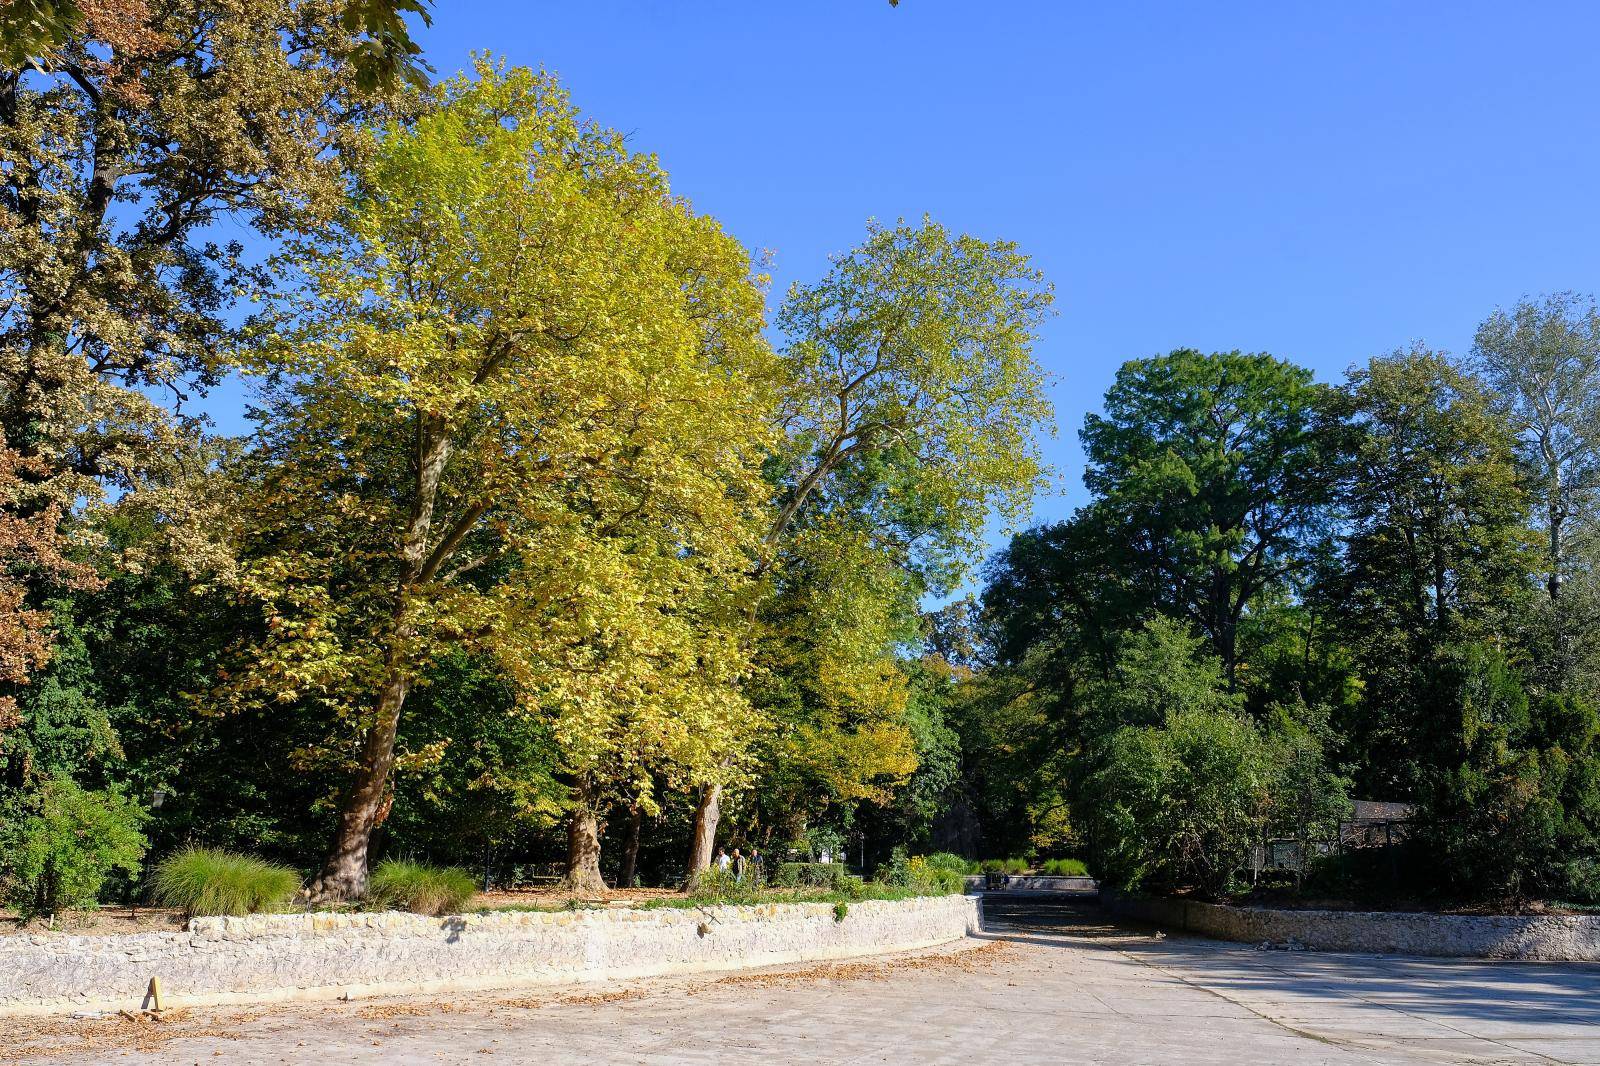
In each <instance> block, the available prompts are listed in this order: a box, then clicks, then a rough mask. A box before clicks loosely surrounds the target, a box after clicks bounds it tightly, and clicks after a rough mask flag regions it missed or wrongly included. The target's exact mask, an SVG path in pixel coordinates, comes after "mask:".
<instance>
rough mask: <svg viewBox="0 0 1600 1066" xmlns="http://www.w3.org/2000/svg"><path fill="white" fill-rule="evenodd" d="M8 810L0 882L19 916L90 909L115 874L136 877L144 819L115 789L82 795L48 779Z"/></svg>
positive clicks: (1, 833)
mask: <svg viewBox="0 0 1600 1066" xmlns="http://www.w3.org/2000/svg"><path fill="white" fill-rule="evenodd" d="M6 813H7V825H6V826H5V828H4V829H3V830H0V869H3V873H4V880H3V881H0V885H3V888H4V892H5V899H6V902H7V903H9V904H10V905H11V906H12V907H14V908H15V909H16V911H17V913H18V915H20V916H21V917H22V918H24V919H28V918H36V917H46V918H50V919H52V920H53V919H54V918H55V917H56V915H58V914H60V913H61V912H62V911H63V910H68V909H81V908H87V907H93V906H94V905H95V903H96V902H97V901H98V900H99V898H100V894H101V892H102V890H103V889H104V888H105V886H106V883H107V881H108V880H109V879H110V878H111V877H112V876H113V875H116V874H120V875H121V876H123V877H124V878H126V879H127V880H129V881H132V880H133V879H134V878H136V877H138V875H139V870H140V860H141V859H143V857H144V852H145V846H146V842H145V837H144V833H143V832H142V831H141V830H142V827H143V826H144V823H145V821H146V819H147V817H148V816H147V815H146V813H145V811H144V809H143V808H142V807H140V806H139V805H138V804H137V803H135V802H133V801H132V800H130V799H128V798H127V797H126V796H124V795H123V794H122V793H120V792H118V791H116V790H115V789H108V790H106V791H102V792H94V791H87V790H85V789H82V788H79V787H78V786H77V785H76V784H74V783H73V782H72V781H70V780H68V779H66V778H59V777H58V778H51V779H50V780H48V781H46V782H45V783H44V785H43V787H42V788H41V790H40V791H39V792H38V793H37V794H36V795H34V796H31V797H27V798H25V799H23V800H20V801H15V802H14V804H13V806H12V809H11V810H9V811H7V812H6Z"/></svg>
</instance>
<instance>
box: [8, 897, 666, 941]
mask: <svg viewBox="0 0 1600 1066" xmlns="http://www.w3.org/2000/svg"><path fill="white" fill-rule="evenodd" d="M682 896H683V893H682V892H679V891H678V890H677V889H671V888H631V889H626V890H623V889H608V890H607V891H606V892H605V893H604V894H603V895H593V894H589V895H578V896H574V895H573V894H572V893H570V892H566V891H563V890H561V889H557V888H554V887H552V888H525V889H517V890H516V891H511V892H508V891H495V892H480V893H478V894H477V895H476V896H474V897H473V899H472V902H471V903H469V904H467V907H466V910H467V911H469V912H471V911H478V910H512V909H523V910H552V911H555V910H561V909H562V908H564V907H567V906H570V905H571V904H572V903H573V902H577V903H580V904H583V905H586V906H594V905H596V904H603V905H606V906H612V907H621V906H626V905H627V904H629V903H643V902H646V901H649V900H655V899H676V898H681V897H682ZM185 924H186V919H185V917H184V915H183V912H182V911H178V910H174V909H173V908H171V907H101V908H99V909H98V910H92V911H72V912H70V913H67V914H63V915H61V916H60V917H59V918H58V919H57V920H56V923H55V925H54V927H51V926H50V925H49V924H47V923H46V922H44V921H41V920H37V919H36V920H34V921H31V922H26V923H24V922H20V921H18V920H17V916H16V915H15V914H13V913H11V912H9V911H3V910H0V936H17V935H22V934H32V933H48V934H56V935H60V936H114V935H116V934H118V933H163V932H176V931H178V930H180V929H182V928H183V927H184V925H185Z"/></svg>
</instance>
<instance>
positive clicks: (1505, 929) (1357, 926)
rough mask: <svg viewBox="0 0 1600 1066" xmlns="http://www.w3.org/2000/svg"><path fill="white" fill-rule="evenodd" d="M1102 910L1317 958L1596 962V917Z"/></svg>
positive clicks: (1182, 906)
mask: <svg viewBox="0 0 1600 1066" xmlns="http://www.w3.org/2000/svg"><path fill="white" fill-rule="evenodd" d="M1101 900H1102V901H1103V902H1104V904H1105V906H1106V907H1107V909H1108V910H1110V911H1111V912H1112V913H1113V914H1116V915H1119V916H1121V917H1126V918H1133V919H1135V920H1137V921H1142V922H1149V923H1150V924H1152V925H1161V926H1167V927H1170V928H1174V929H1183V930H1187V931H1188V932H1191V933H1199V934H1200V935H1202V936H1209V937H1216V938H1217V939H1219V940H1238V941H1243V942H1245V943H1255V944H1261V943H1272V944H1274V945H1280V946H1281V945H1286V944H1293V945H1300V946H1304V947H1307V948H1311V949H1314V950H1317V951H1353V952H1372V953H1380V954H1391V955H1435V956H1447V957H1466V958H1489V959H1556V960H1565V961H1570V962H1600V915H1485V916H1479V915H1471V914H1417V913H1406V912H1401V911H1315V910H1274V909H1270V908H1266V907H1230V906H1224V905H1221V904H1216V903H1200V902H1196V901H1194V900H1185V899H1168V898H1161V897H1150V896H1124V895H1118V894H1113V893H1110V892H1102V893H1101Z"/></svg>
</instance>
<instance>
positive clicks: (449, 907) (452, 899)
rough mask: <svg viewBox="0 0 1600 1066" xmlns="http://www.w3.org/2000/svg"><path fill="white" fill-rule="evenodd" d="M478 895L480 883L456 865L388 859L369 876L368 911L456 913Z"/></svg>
mask: <svg viewBox="0 0 1600 1066" xmlns="http://www.w3.org/2000/svg"><path fill="white" fill-rule="evenodd" d="M477 894H478V883H477V882H476V881H474V880H473V879H472V875H471V874H469V873H467V871H465V870H463V869H461V868H459V867H455V866H427V865H424V864H423V863H420V862H407V861H404V860H401V859H385V860H384V861H383V862H380V863H379V864H378V868H377V869H376V870H373V871H372V876H371V877H370V878H368V879H367V908H368V909H369V910H393V911H411V912H412V913H414V914H429V915H433V916H434V917H437V916H439V915H441V914H454V913H457V912H459V911H461V910H462V909H464V908H465V907H466V905H467V904H468V903H469V902H471V900H472V897H473V896H475V895H477Z"/></svg>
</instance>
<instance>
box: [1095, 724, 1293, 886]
mask: <svg viewBox="0 0 1600 1066" xmlns="http://www.w3.org/2000/svg"><path fill="white" fill-rule="evenodd" d="M1273 755H1274V753H1273V750H1272V748H1271V746H1270V745H1269V744H1268V742H1267V741H1266V740H1265V739H1264V738H1263V737H1262V735H1261V733H1260V732H1259V731H1258V730H1257V729H1256V727H1255V725H1254V724H1253V723H1251V722H1250V721H1249V720H1248V719H1246V718H1245V717H1243V716H1242V715H1237V714H1234V713H1232V712H1229V711H1209V710H1196V711H1182V712H1179V713H1177V714H1174V715H1172V716H1171V717H1169V718H1168V719H1167V721H1166V722H1165V723H1164V724H1163V725H1161V726H1154V727H1127V728H1124V729H1122V730H1119V731H1118V732H1117V733H1116V734H1115V735H1114V736H1113V737H1112V738H1111V740H1110V741H1109V743H1108V744H1107V745H1106V748H1105V751H1104V754H1103V757H1102V759H1101V769H1100V770H1099V771H1098V772H1096V773H1095V775H1094V776H1093V778H1092V779H1091V781H1090V788H1091V789H1092V790H1093V792H1094V793H1095V794H1097V795H1101V796H1115V797H1117V800H1116V802H1115V803H1106V804H1103V805H1100V806H1099V807H1097V808H1096V809H1095V811H1094V815H1095V819H1094V820H1095V823H1096V824H1095V830H1096V832H1095V836H1096V839H1097V840H1099V841H1101V842H1102V843H1101V845H1100V847H1099V850H1098V853H1097V854H1096V856H1095V868H1096V869H1097V870H1098V871H1099V872H1100V874H1101V876H1102V877H1104V878H1105V879H1106V881H1107V883H1109V884H1110V885H1111V886H1112V887H1114V888H1119V889H1123V890H1130V891H1131V890H1133V889H1137V888H1140V887H1146V886H1148V887H1153V888H1158V889H1166V888H1174V887H1182V886H1195V887H1198V888H1200V889H1202V890H1204V891H1206V892H1208V893H1211V894H1213V895H1215V894H1220V893H1222V892H1225V891H1226V890H1227V889H1228V887H1229V886H1230V883H1231V881H1232V878H1233V874H1234V872H1235V871H1236V870H1238V869H1239V868H1240V867H1242V866H1243V865H1244V864H1245V860H1246V858H1247V856H1248V855H1249V853H1250V848H1251V846H1252V845H1253V844H1254V842H1255V841H1256V840H1258V839H1259V837H1260V834H1261V831H1262V829H1263V826H1264V825H1265V814H1266V811H1267V804H1268V800H1269V797H1270V795H1271V792H1272V786H1273V783H1274V781H1275V779H1276V776H1277V767H1276V765H1275V763H1274V758H1273Z"/></svg>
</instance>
